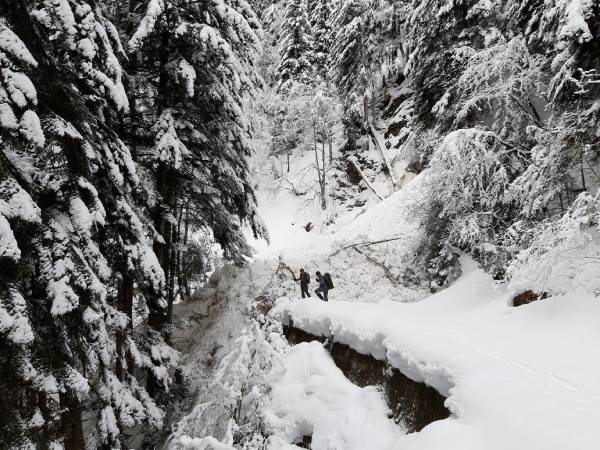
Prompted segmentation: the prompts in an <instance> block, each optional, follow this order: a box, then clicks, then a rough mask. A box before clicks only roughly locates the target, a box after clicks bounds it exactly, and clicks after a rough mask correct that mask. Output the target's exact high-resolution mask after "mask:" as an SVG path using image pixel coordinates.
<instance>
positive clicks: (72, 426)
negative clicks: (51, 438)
mask: <svg viewBox="0 0 600 450" xmlns="http://www.w3.org/2000/svg"><path fill="white" fill-rule="evenodd" d="M59 399H60V409H61V413H60V420H61V424H62V431H63V436H64V442H63V446H64V449H65V450H85V439H84V437H83V422H82V420H81V404H80V403H79V400H78V399H77V398H76V397H74V396H72V395H71V394H69V393H59Z"/></svg>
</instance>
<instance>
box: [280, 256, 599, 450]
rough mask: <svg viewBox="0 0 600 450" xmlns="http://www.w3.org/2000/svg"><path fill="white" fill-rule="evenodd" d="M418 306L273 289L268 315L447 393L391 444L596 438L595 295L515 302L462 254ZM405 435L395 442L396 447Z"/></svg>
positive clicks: (488, 446) (564, 443)
mask: <svg viewBox="0 0 600 450" xmlns="http://www.w3.org/2000/svg"><path fill="white" fill-rule="evenodd" d="M463 268H464V271H465V275H463V276H462V277H461V278H460V279H459V280H458V281H457V282H456V283H455V284H454V285H453V286H452V287H451V288H449V289H447V290H445V291H443V292H440V293H438V294H436V295H433V296H431V297H429V298H428V299H426V300H424V301H422V302H419V303H416V304H403V303H393V302H391V301H383V302H382V303H379V304H357V303H344V302H339V301H338V302H335V301H333V302H330V303H323V302H319V301H317V300H293V301H290V300H289V299H287V298H286V299H280V300H279V301H278V303H277V305H276V307H275V309H274V311H273V314H275V316H276V317H277V318H278V319H279V320H280V321H281V322H282V323H283V324H284V325H289V324H290V321H293V326H294V327H296V328H299V329H301V330H303V331H305V332H307V333H310V334H313V335H320V336H333V337H334V340H335V341H336V342H340V343H343V344H346V345H348V346H350V347H352V348H353V349H355V350H356V351H358V352H360V353H363V354H369V355H372V356H373V357H375V358H377V359H379V360H384V361H387V362H388V363H389V364H391V365H392V366H394V367H396V368H398V369H399V370H400V371H401V372H402V373H404V374H405V375H406V376H408V377H409V378H411V379H413V380H415V381H419V382H424V383H426V384H428V385H430V386H432V387H433V388H435V389H436V390H437V391H438V392H440V393H441V394H442V395H444V396H447V397H448V400H447V401H446V407H447V408H448V409H449V410H450V411H451V412H452V414H453V415H452V417H451V418H450V419H447V420H442V421H438V422H434V423H432V424H431V425H429V426H427V427H425V428H424V429H423V430H422V431H421V432H420V433H414V434H409V435H406V436H403V437H401V438H399V440H398V442H397V443H396V445H398V447H397V448H403V449H405V448H409V449H425V448H426V449H428V450H434V449H438V448H439V449H461V450H467V449H473V450H495V449H498V450H500V449H502V450H506V449H510V448H512V449H527V450H535V449H539V450H554V449H556V450H565V449H577V450H587V449H589V450H597V449H598V448H600V428H599V427H598V426H597V424H598V423H600V383H598V380H600V350H598V349H600V325H598V323H599V320H600V319H599V318H600V302H599V301H598V299H597V298H596V297H594V296H593V295H591V294H589V293H587V292H583V291H577V292H573V293H570V294H569V295H566V296H560V297H553V298H549V299H547V300H544V301H540V302H536V303H533V304H530V305H527V306H524V307H519V308H512V307H510V306H509V299H510V298H511V297H512V295H513V294H514V293H507V292H505V291H504V290H502V289H499V288H497V287H496V286H495V284H494V282H493V280H492V279H491V278H490V277H489V276H488V275H486V274H485V273H483V272H481V271H479V270H478V269H477V268H476V267H475V265H474V264H473V263H472V262H471V261H468V260H463ZM400 445H402V447H400Z"/></svg>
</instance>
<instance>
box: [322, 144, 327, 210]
mask: <svg viewBox="0 0 600 450" xmlns="http://www.w3.org/2000/svg"><path fill="white" fill-rule="evenodd" d="M321 161H322V163H323V164H322V166H323V168H322V170H323V176H322V177H321V209H322V210H323V211H325V210H326V209H327V192H326V190H325V188H326V182H327V178H326V176H325V175H326V173H327V169H326V166H325V142H323V143H322V146H321Z"/></svg>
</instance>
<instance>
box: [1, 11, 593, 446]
mask: <svg viewBox="0 0 600 450" xmlns="http://www.w3.org/2000/svg"><path fill="white" fill-rule="evenodd" d="M380 135H381V136H382V137H383V138H382V139H379V138H378V137H379V136H380ZM379 141H381V142H382V143H381V144H380V142H379ZM300 153H302V154H307V155H309V156H308V158H310V160H311V161H312V162H311V164H312V168H313V169H314V171H313V172H314V175H315V176H314V179H313V181H312V186H310V192H306V191H303V192H300V189H299V188H298V186H297V180H296V179H295V178H294V176H293V175H290V172H291V173H293V167H290V165H293V164H294V162H293V161H294V157H295V156H297V155H298V154H300ZM373 155H377V158H375V157H374V156H373ZM379 155H381V156H379ZM290 161H291V162H290ZM257 166H258V167H257ZM260 166H269V167H271V168H272V174H273V176H274V177H275V179H277V182H278V183H280V185H281V186H285V187H286V188H287V189H288V190H289V191H290V192H292V193H293V194H294V195H295V196H299V197H303V198H307V197H311V198H312V201H313V202H314V203H315V204H316V205H317V206H318V208H319V209H321V210H322V211H324V212H323V214H324V217H325V218H324V219H323V223H325V224H326V225H327V226H330V225H331V226H332V225H333V224H335V222H336V220H338V219H339V215H337V216H336V214H334V213H333V212H332V210H331V208H332V205H334V204H336V205H337V204H341V205H343V207H348V208H347V209H352V208H354V207H361V206H363V203H361V202H360V201H359V200H358V196H359V195H362V193H364V192H368V193H370V194H369V195H372V196H373V198H374V199H375V200H376V201H380V200H383V199H384V197H386V196H387V195H388V194H387V193H381V189H380V188H379V187H378V186H379V185H380V184H381V183H385V184H386V185H387V186H388V187H389V191H388V192H389V193H394V192H398V191H400V190H402V188H403V187H404V186H405V185H406V183H407V180H409V179H412V177H414V176H419V174H424V175H426V177H425V178H424V181H423V185H422V195H420V196H419V197H418V198H415V199H414V204H413V205H412V207H411V214H412V215H414V217H416V218H418V220H419V223H420V235H419V236H418V239H417V240H415V241H414V242H413V243H412V244H413V251H412V253H411V254H410V269H406V270H404V269H403V270H404V272H403V273H398V274H396V275H397V278H396V279H397V280H400V281H402V282H403V283H404V284H406V285H411V286H417V285H418V286H419V287H422V288H425V289H427V290H428V291H430V292H436V291H439V290H441V289H443V288H445V287H447V286H449V285H450V284H451V283H452V282H453V281H454V280H455V279H456V277H457V276H458V275H457V274H458V273H460V271H461V268H460V264H459V259H460V255H461V254H466V255H470V256H471V257H472V258H473V259H474V260H475V261H476V262H477V263H478V264H479V265H480V267H482V268H483V269H484V270H485V271H486V272H487V273H489V274H490V275H491V276H492V277H493V278H494V279H495V280H496V281H497V282H499V283H500V282H505V281H511V280H512V282H513V283H515V284H516V285H518V286H520V287H522V290H523V291H528V290H530V291H531V295H532V296H533V297H542V296H547V295H551V294H552V293H561V292H562V293H564V292H566V291H569V290H571V289H574V288H575V287H580V286H581V285H582V284H583V285H584V287H585V288H586V289H589V290H590V291H591V292H593V293H594V295H599V294H600V277H598V276H597V275H598V273H600V268H599V267H598V265H597V264H598V239H599V237H600V234H599V233H600V228H599V226H600V197H599V196H600V191H599V188H600V3H598V1H597V0H545V1H542V0H507V1H501V0H397V1H395V0H279V1H273V2H271V1H264V0H206V1H191V0H149V1H148V0H128V1H121V0H87V1H84V0H5V1H3V2H1V3H0V349H1V350H2V351H1V352H0V405H1V406H2V408H1V410H0V447H2V448H22V449H29V448H39V449H50V448H52V449H54V448H64V449H66V450H72V449H84V448H107V449H108V448H110V449H113V448H114V449H119V448H162V445H163V442H165V441H166V439H167V438H168V436H169V434H170V433H171V431H172V430H171V427H172V425H173V422H174V420H175V419H174V418H173V417H175V416H176V415H177V413H175V412H174V411H173V408H172V405H173V402H174V399H175V398H176V397H177V396H178V395H184V396H185V393H186V388H187V387H186V386H187V381H186V376H185V374H184V373H183V372H182V370H181V368H180V367H181V354H180V352H179V351H178V350H176V349H175V348H174V342H173V341H174V339H173V333H175V330H177V329H178V328H181V327H182V326H183V325H182V324H181V323H180V322H179V321H178V318H177V317H176V315H175V314H174V306H175V305H176V304H178V303H180V302H182V301H186V300H188V299H190V298H191V297H193V295H194V290H196V289H198V288H199V287H200V286H202V285H203V284H204V283H205V282H206V281H207V280H208V276H209V275H210V274H211V273H212V272H213V270H214V269H215V265H216V264H218V262H217V261H219V262H221V261H225V262H228V263H231V264H233V265H234V266H237V267H242V266H244V265H246V264H248V262H249V261H251V258H252V255H253V249H252V247H251V245H250V244H249V242H248V240H249V237H251V236H252V237H253V238H256V239H263V240H266V241H268V240H269V231H268V230H267V226H266V225H265V224H264V223H263V221H262V219H261V217H260V214H259V207H260V205H259V204H258V201H257V194H256V192H257V190H258V189H259V188H260V186H259V185H260V182H261V180H260V178H261V177H262V176H264V172H260V170H259V169H260ZM399 166H402V174H399V171H398V169H397V168H398V167H399ZM409 175H410V176H409ZM377 183H379V185H378V184H377ZM348 205H350V206H348ZM390 220H393V219H390ZM309 225H310V224H309ZM393 225H394V224H393V223H391V224H390V225H389V226H392V227H393ZM308 228H310V227H308ZM306 231H310V229H307V230H306ZM399 231H401V230H399ZM215 249H217V250H215ZM557 258H558V259H557ZM590 264H592V268H591V269H590ZM594 264H595V265H594ZM563 266H564V267H563ZM561 270H562V272H560V271H561ZM586 270H592V272H591V273H592V275H591V276H588V277H586V278H585V280H584V281H582V280H581V279H579V278H578V277H577V274H578V273H581V272H582V271H586ZM557 271H558V272H557ZM556 273H558V276H556ZM594 274H595V275H594ZM586 283H587V284H586ZM255 431H256V430H254V431H253V432H255ZM132 435H135V436H138V437H139V441H138V442H136V443H133V442H132V441H131V440H130V439H129V438H130V437H131V436H132ZM140 436H141V437H140ZM237 443H238V442H236V444H237ZM243 445H244V447H243V448H245V449H248V450H249V449H252V448H265V447H260V446H256V447H252V446H251V443H250V441H244V444H243ZM257 445H258V444H257ZM181 448H183V447H181ZM192 448H193V447H192ZM199 448H215V449H217V448H219V447H216V446H215V447H199ZM223 448H225V447H223ZM236 448H242V444H240V445H239V446H238V447H236Z"/></svg>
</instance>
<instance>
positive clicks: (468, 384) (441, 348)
mask: <svg viewBox="0 0 600 450" xmlns="http://www.w3.org/2000/svg"><path fill="white" fill-rule="evenodd" d="M296 163H297V167H302V166H306V165H308V164H309V163H310V155H308V154H306V155H303V156H301V157H300V159H299V160H298V161H296ZM292 176H293V177H296V178H295V179H296V181H298V180H299V177H300V176H301V170H300V169H298V170H297V173H295V174H293V175H292ZM425 176H426V174H425V173H423V174H421V175H419V176H417V177H415V178H414V179H411V180H407V179H405V180H402V183H401V185H402V188H401V189H400V190H399V191H398V192H395V193H391V194H390V195H389V196H388V197H387V198H385V199H384V200H383V201H379V200H378V199H376V198H370V199H369V201H368V202H367V204H366V205H365V206H364V207H363V208H362V209H354V210H352V211H347V212H341V211H340V212H338V214H337V215H336V216H335V221H334V223H329V224H326V223H327V222H328V221H329V219H330V218H331V217H332V211H331V210H328V211H326V212H321V211H320V209H319V208H318V204H308V205H307V204H306V197H305V196H296V195H293V194H292V193H291V192H290V191H289V189H286V188H283V187H279V188H273V187H272V186H271V187H270V188H269V189H263V190H261V191H260V192H259V199H260V204H261V213H262V215H263V218H264V219H265V222H266V223H267V225H268V226H269V228H270V231H271V237H272V243H271V246H266V245H264V244H261V243H255V245H256V247H257V251H258V252H257V255H256V257H255V259H254V261H253V262H251V263H250V264H249V266H248V267H247V268H245V269H234V268H229V269H227V270H225V271H221V272H218V273H217V274H216V275H215V277H214V280H213V284H214V286H213V287H210V286H209V287H208V291H207V290H205V291H203V292H201V293H200V297H202V296H203V295H205V296H206V299H205V300H202V298H201V299H200V301H206V302H208V304H211V302H213V301H215V299H217V300H218V299H219V298H220V299H221V300H223V299H226V302H225V303H224V304H226V305H228V306H226V307H225V306H222V307H218V308H217V309H216V310H215V311H220V313H219V314H220V316H218V317H212V318H211V319H209V320H208V321H207V322H206V323H204V322H202V324H201V325H200V326H197V327H195V328H194V329H193V330H192V331H191V332H188V334H187V335H185V336H181V338H182V339H184V340H185V339H188V341H191V344H189V345H190V347H189V348H188V349H187V354H188V358H187V366H186V373H187V375H188V377H190V378H191V379H192V380H193V382H194V386H195V388H196V389H198V391H199V392H200V394H199V398H198V403H197V405H196V407H195V408H194V409H193V411H192V412H191V413H190V414H189V415H188V416H187V417H185V418H184V419H183V420H182V421H181V423H180V424H179V426H178V428H177V433H176V434H175V435H174V438H173V441H172V442H173V443H174V447H175V448H193V449H207V450H208V449H211V448H212V449H219V450H221V449H226V450H231V449H232V448H244V449H247V450H250V449H255V448H261V449H264V448H266V449H268V450H286V449H294V448H299V447H298V446H297V445H295V444H298V443H300V442H302V440H303V437H304V436H309V435H310V436H311V439H312V443H311V445H312V447H311V448H313V449H319V450H350V449H372V450H388V449H389V450H391V449H413V450H424V449H427V450H435V449H445V450H447V449H460V450H470V449H472V450H496V449H497V450H507V449H518V450H520V449H527V450H566V449H569V450H570V449H573V450H587V449H590V450H591V449H594V450H595V449H598V448H600V428H598V427H597V424H598V423H600V383H598V380H600V351H598V350H597V349H598V348H600V326H599V325H598V320H597V318H598V317H600V301H599V300H598V298H597V297H596V296H594V295H593V294H591V293H589V290H588V291H584V290H573V291H570V292H568V293H566V294H564V295H561V296H559V295H555V296H554V297H550V298H548V299H545V300H542V301H538V302H534V303H532V304H529V305H526V306H521V307H516V308H515V307H512V306H511V299H512V298H513V297H514V296H515V294H519V293H521V292H522V289H523V286H521V285H518V287H519V289H520V290H519V291H516V288H517V285H516V284H515V286H514V288H512V287H507V286H505V285H500V284H498V283H497V282H495V281H494V280H493V279H492V278H491V277H490V276H489V275H487V274H485V273H484V272H482V271H481V270H479V269H478V268H477V266H476V264H475V263H474V262H473V261H472V260H470V259H469V258H467V257H462V258H461V267H462V270H463V275H462V276H461V277H460V278H459V279H458V280H457V281H455V282H454V283H453V284H452V285H451V286H450V287H449V288H448V289H446V290H444V291H441V292H439V293H437V294H435V295H429V293H428V292H427V290H426V289H424V287H423V286H419V285H418V284H411V283H407V282H406V279H405V278H403V275H404V274H405V273H406V272H407V270H409V269H410V265H411V258H412V257H413V255H414V252H415V251H416V248H417V244H418V239H419V236H420V230H419V220H418V219H419V218H418V205H419V203H420V200H421V199H420V196H421V195H423V194H422V192H423V189H422V186H423V181H424V177H425ZM383 182H384V181H382V180H379V181H378V183H379V184H378V186H381V183H383ZM298 186H300V185H298ZM308 222H312V223H313V224H315V225H316V227H315V229H313V230H312V231H310V232H306V231H305V230H304V229H303V228H302V225H305V224H306V223H308ZM279 258H281V260H282V261H283V262H284V263H285V264H286V265H287V266H288V267H290V268H291V269H292V270H293V271H294V272H295V273H297V272H298V270H299V269H300V267H303V268H305V269H306V270H307V271H308V272H309V273H310V274H311V275H312V278H313V280H314V272H315V271H316V270H321V271H322V272H330V273H331V274H332V276H333V280H334V284H335V285H336V287H335V289H334V290H333V291H332V292H331V293H330V299H331V301H330V302H329V303H324V302H321V301H318V300H316V299H315V298H314V297H313V298H312V299H310V300H301V299H298V298H297V297H298V293H299V292H298V288H297V285H295V284H294V282H293V280H292V278H291V275H290V274H289V273H288V271H287V269H286V270H284V271H280V272H276V269H277V267H278V263H279V261H278V259H279ZM315 287H316V286H315V284H314V282H313V283H312V284H311V290H312V289H314V288H315ZM210 289H214V292H213V291H210ZM265 295H266V296H267V297H269V296H270V297H271V298H272V297H275V296H277V297H281V298H280V300H279V301H278V303H277V305H276V307H275V309H274V311H273V312H272V313H271V315H270V316H269V319H265V318H264V317H262V316H259V317H257V318H255V319H248V314H249V311H250V309H251V305H252V303H253V302H254V301H255V300H256V298H257V297H259V296H265ZM418 300H421V301H418ZM197 301H198V300H197ZM179 308H180V314H183V315H187V316H188V317H192V316H193V315H194V314H195V313H194V311H196V310H197V308H198V305H197V304H194V303H192V304H188V305H186V304H184V305H181V306H180V307H179ZM219 308H221V309H219ZM290 318H291V319H293V322H294V326H295V327H298V328H300V329H302V330H304V331H306V332H309V333H311V334H314V335H322V336H333V337H334V339H335V341H336V342H340V343H343V344H346V345H349V346H350V347H352V348H354V349H355V350H356V351H358V352H360V353H363V354H370V355H372V356H373V357H375V358H377V359H379V360H383V361H386V362H387V363H389V364H390V365H392V366H394V367H396V368H397V369H399V370H400V371H401V372H402V373H403V374H404V375H406V376H408V377H409V378H412V379H413V380H415V381H418V382H424V383H426V384H428V385H430V386H432V387H434V388H435V389H436V390H437V391H438V392H440V393H441V394H442V395H444V396H446V397H447V401H446V406H447V408H448V409H449V410H450V411H451V413H452V415H451V417H450V418H448V419H445V420H441V421H437V422H434V423H432V424H430V425H428V426H427V427H425V428H424V429H423V430H422V431H420V432H419V433H411V434H406V433H404V431H403V430H402V429H401V428H400V426H398V425H395V424H394V423H393V421H392V420H390V419H389V418H388V413H389V411H388V410H387V407H386V404H385V402H384V399H383V398H382V397H381V394H380V392H378V391H377V390H376V389H374V388H359V387H357V386H354V385H353V384H352V383H350V382H349V381H348V380H347V379H346V378H345V377H344V375H343V374H342V372H341V371H339V370H338V369H337V368H336V367H335V364H334V362H333V361H332V360H331V358H330V357H329V355H328V354H327V352H326V350H325V349H324V348H323V347H322V346H321V344H318V343H310V344H300V345H297V346H295V347H291V346H289V345H288V343H287V342H286V341H285V339H284V338H283V337H282V336H281V329H277V326H276V325H274V324H273V323H272V322H273V320H274V319H276V320H279V321H281V322H282V323H283V324H288V322H289V320H290ZM222 321H226V323H224V324H223V323H222ZM208 322H210V324H211V325H207V324H208ZM220 324H222V325H220ZM213 350H214V352H213ZM207 354H208V355H209V360H210V361H211V362H210V364H207V363H206V358H207ZM234 411H235V413H234ZM232 417H233V418H234V419H235V420H233V419H232ZM251 430H254V431H253V432H251ZM257 430H259V431H260V432H258V431H257ZM252 433H254V434H252ZM215 438H216V440H215ZM242 442H243V444H241V443H242ZM244 445H245V446H244ZM234 446H235V447H234Z"/></svg>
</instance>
